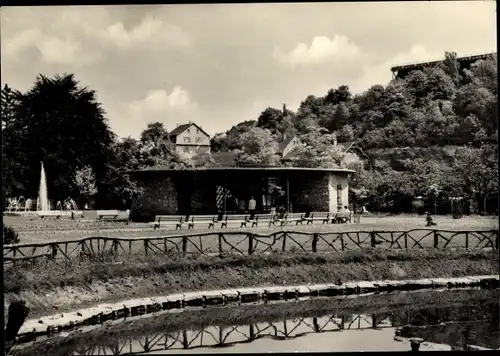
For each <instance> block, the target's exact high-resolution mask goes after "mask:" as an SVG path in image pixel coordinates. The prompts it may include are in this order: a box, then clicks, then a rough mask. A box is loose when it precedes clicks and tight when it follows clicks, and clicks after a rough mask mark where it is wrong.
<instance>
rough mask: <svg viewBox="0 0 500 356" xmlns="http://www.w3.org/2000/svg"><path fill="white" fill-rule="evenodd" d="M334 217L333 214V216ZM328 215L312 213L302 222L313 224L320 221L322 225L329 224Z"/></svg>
mask: <svg viewBox="0 0 500 356" xmlns="http://www.w3.org/2000/svg"><path fill="white" fill-rule="evenodd" d="M333 215H334V216H335V213H334V214H333ZM330 216H331V214H330V213H324V212H318V211H316V212H313V213H311V214H310V215H309V217H307V218H304V221H305V222H306V223H307V225H309V224H314V222H315V221H321V223H322V224H325V223H328V222H330V219H331V218H330Z"/></svg>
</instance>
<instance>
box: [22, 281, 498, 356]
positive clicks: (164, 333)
mask: <svg viewBox="0 0 500 356" xmlns="http://www.w3.org/2000/svg"><path fill="white" fill-rule="evenodd" d="M437 301H439V305H437ZM498 315H499V302H498V290H494V291H491V290H490V291H480V290H446V291H441V292H438V291H432V292H414V293H393V294H390V295H372V296H364V297H363V296H360V297H355V298H346V297H343V298H328V299H322V298H315V299H311V300H307V301H296V302H286V303H280V304H260V305H244V306H243V305H242V306H240V307H237V306H232V307H229V306H226V307H210V308H203V309H198V310H189V311H184V312H177V313H171V312H170V313H166V312H161V313H159V314H157V315H156V316H153V317H149V318H148V317H142V318H137V319H136V320H135V321H130V322H120V323H118V324H116V325H112V326H111V325H107V326H105V327H97V329H94V330H91V331H88V332H82V333H80V334H77V333H73V334H75V335H76V336H74V337H72V334H68V335H66V337H65V338H59V339H53V340H52V342H50V343H47V340H46V341H44V342H40V343H39V345H38V346H37V344H34V345H33V346H32V347H27V348H25V349H23V350H17V351H16V352H15V353H14V355H19V356H20V355H28V354H51V355H96V354H101V355H111V354H113V355H129V354H132V353H134V354H143V355H156V354H169V353H238V352H249V353H253V352H332V351H346V352H349V351H409V350H410V342H409V338H414V337H417V338H422V339H423V341H424V342H423V343H422V344H421V346H420V350H421V351H425V350H455V349H458V350H463V349H464V348H465V347H466V345H475V346H480V347H485V348H490V349H497V348H499V347H500V341H499V340H500V332H499V325H498V324H499V318H498ZM54 340H55V341H54ZM49 341H50V340H49ZM44 343H45V344H44ZM40 345H45V346H44V347H45V348H42V347H40ZM47 345H50V346H47ZM33 347H37V348H33Z"/></svg>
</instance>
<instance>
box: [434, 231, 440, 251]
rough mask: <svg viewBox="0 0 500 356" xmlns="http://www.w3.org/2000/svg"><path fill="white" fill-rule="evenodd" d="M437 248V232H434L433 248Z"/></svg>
mask: <svg viewBox="0 0 500 356" xmlns="http://www.w3.org/2000/svg"><path fill="white" fill-rule="evenodd" d="M438 247H439V234H438V232H437V230H434V248H438Z"/></svg>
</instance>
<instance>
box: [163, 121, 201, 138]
mask: <svg viewBox="0 0 500 356" xmlns="http://www.w3.org/2000/svg"><path fill="white" fill-rule="evenodd" d="M193 125H194V126H196V127H197V128H198V130H200V131H202V132H203V133H204V134H205V135H207V136H209V134H208V133H206V131H205V130H203V129H202V128H201V127H199V126H198V125H196V124H195V123H194V122H190V123H187V124H182V125H179V126H177V127H176V128H175V129H173V130H172V131H171V132H170V136H177V135H180V134H181V133H183V132H184V131H186V130H187V129H188V128H189V127H191V126H193Z"/></svg>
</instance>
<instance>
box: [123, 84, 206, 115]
mask: <svg viewBox="0 0 500 356" xmlns="http://www.w3.org/2000/svg"><path fill="white" fill-rule="evenodd" d="M196 107H197V104H196V103H195V102H194V101H192V100H191V98H190V95H189V92H188V91H187V90H185V89H182V88H181V87H180V86H176V87H174V89H173V90H172V92H170V93H168V92H167V91H166V90H164V89H157V90H150V91H148V92H147V94H146V96H145V97H144V98H143V99H141V100H136V101H133V102H132V103H130V104H129V108H130V110H131V111H132V113H134V114H135V116H138V115H139V116H140V115H143V114H163V113H167V112H172V111H176V112H178V113H179V112H183V113H187V112H189V111H192V110H193V109H195V108H196Z"/></svg>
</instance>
